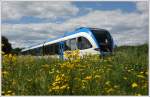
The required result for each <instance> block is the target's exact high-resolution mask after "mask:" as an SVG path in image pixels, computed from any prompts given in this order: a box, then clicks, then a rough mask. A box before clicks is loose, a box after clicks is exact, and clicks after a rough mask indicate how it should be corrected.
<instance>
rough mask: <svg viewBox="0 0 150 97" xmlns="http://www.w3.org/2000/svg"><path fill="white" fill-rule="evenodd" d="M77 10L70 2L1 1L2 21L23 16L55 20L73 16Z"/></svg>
mask: <svg viewBox="0 0 150 97" xmlns="http://www.w3.org/2000/svg"><path fill="white" fill-rule="evenodd" d="M78 11H79V9H78V8H77V7H76V6H74V5H73V4H72V3H71V2H60V1H59V2H58V1H55V2H54V1H53V2H48V1H47V2H46V1H44V2H39V1H38V2H36V1H20V2H18V1H14V2H9V1H7V2H6V1H3V2H2V19H3V20H12V19H17V20H18V19H20V18H22V17H23V16H33V17H37V18H47V19H57V18H60V17H61V18H67V17H70V16H74V15H76V14H77V13H78Z"/></svg>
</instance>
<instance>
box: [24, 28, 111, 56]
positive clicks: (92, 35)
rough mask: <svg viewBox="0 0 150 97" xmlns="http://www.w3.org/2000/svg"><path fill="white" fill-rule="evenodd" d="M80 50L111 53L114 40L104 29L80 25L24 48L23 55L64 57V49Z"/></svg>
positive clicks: (101, 53) (93, 52)
mask: <svg viewBox="0 0 150 97" xmlns="http://www.w3.org/2000/svg"><path fill="white" fill-rule="evenodd" d="M76 49H79V50H80V55H85V54H99V55H105V54H108V53H111V52H112V51H113V49H114V41H113V38H112V36H111V35H110V33H109V32H108V31H107V30H105V29H99V28H87V27H81V28H78V29H76V30H75V31H73V32H70V33H65V34H64V35H63V36H61V37H58V38H55V39H50V40H47V41H45V42H44V43H43V44H39V45H36V46H32V47H29V48H25V49H23V50H22V54H23V55H34V56H42V55H44V56H46V55H56V56H58V57H60V58H63V57H64V52H65V51H71V50H76Z"/></svg>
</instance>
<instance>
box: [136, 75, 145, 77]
mask: <svg viewBox="0 0 150 97" xmlns="http://www.w3.org/2000/svg"><path fill="white" fill-rule="evenodd" d="M137 77H139V78H145V77H144V76H143V75H137Z"/></svg>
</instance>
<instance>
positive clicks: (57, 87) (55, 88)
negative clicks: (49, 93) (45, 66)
mask: <svg viewBox="0 0 150 97" xmlns="http://www.w3.org/2000/svg"><path fill="white" fill-rule="evenodd" d="M59 89H60V87H59V86H56V87H53V88H52V90H59Z"/></svg>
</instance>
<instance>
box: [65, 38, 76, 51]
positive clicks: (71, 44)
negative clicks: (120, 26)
mask: <svg viewBox="0 0 150 97" xmlns="http://www.w3.org/2000/svg"><path fill="white" fill-rule="evenodd" d="M76 49H77V46H76V38H73V39H69V40H66V41H65V50H76Z"/></svg>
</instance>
